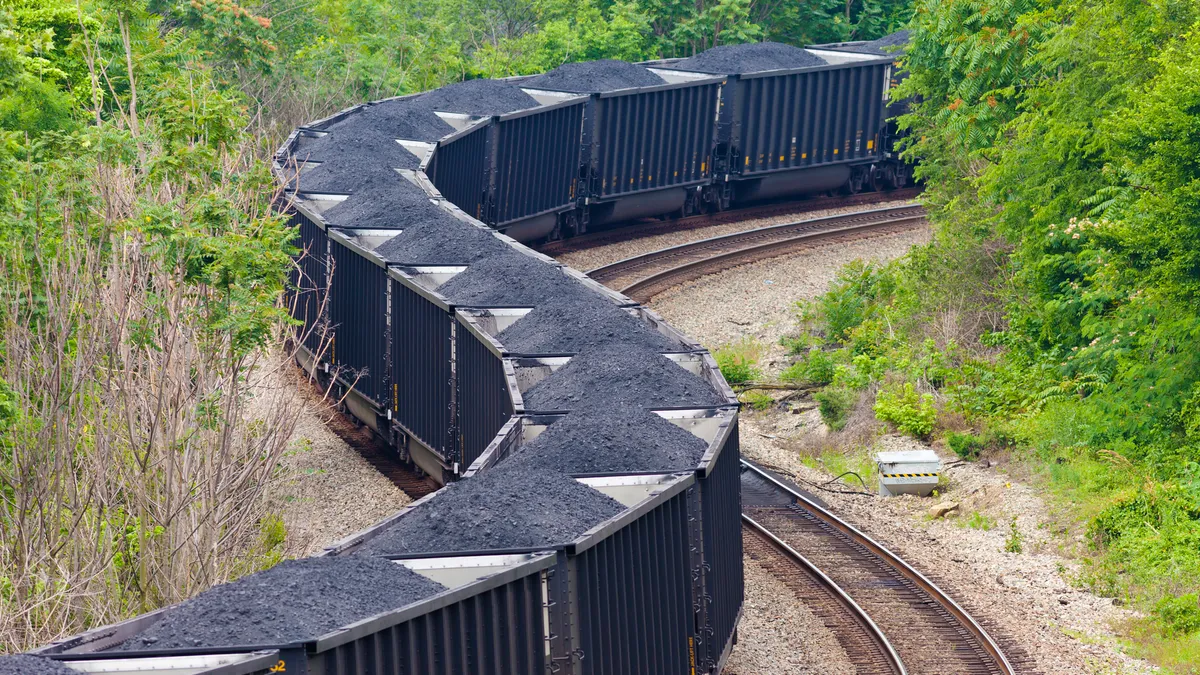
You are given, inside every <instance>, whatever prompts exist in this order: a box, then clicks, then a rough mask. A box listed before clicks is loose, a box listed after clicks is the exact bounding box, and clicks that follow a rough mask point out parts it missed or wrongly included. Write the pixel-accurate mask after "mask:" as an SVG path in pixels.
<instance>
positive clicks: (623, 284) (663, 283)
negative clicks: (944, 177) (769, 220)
mask: <svg viewBox="0 0 1200 675" xmlns="http://www.w3.org/2000/svg"><path fill="white" fill-rule="evenodd" d="M924 220H925V209H924V207H922V206H918V205H905V206H896V207H890V208H883V209H869V210H865V211H857V212H854V213H845V214H840V215H836V216H827V217H824V218H812V219H809V220H798V221H795V222H791V223H784V224H782V225H772V226H770V227H761V228H758V229H754V230H747V231H745V232H735V233H733V234H727V235H723V236H720V237H712V238H710V239H702V240H700V241H694V242H690V243H687V244H680V245H678V246H672V247H669V248H664V249H661V250H658V251H652V252H650V253H646V254H643V255H639V256H634V257H632V258H626V259H624V260H619V261H617V262H615V263H612V264H609V265H604V266H603V267H597V268H596V269H593V270H591V271H589V272H588V275H589V276H590V277H592V278H593V279H595V280H596V281H599V282H600V283H602V284H604V285H606V286H608V287H609V288H613V289H615V290H618V291H620V292H621V293H624V294H625V295H627V296H629V297H630V298H633V299H634V300H637V301H639V302H648V301H649V300H650V299H651V298H652V297H654V296H655V295H657V294H658V293H661V292H662V291H664V290H666V289H668V288H670V287H672V286H675V285H677V284H681V283H684V282H687V281H691V280H693V279H698V278H700V277H702V276H705V275H707V274H715V273H717V272H720V271H723V270H726V269H729V268H731V267H736V266H738V265H744V264H746V263H749V262H756V261H758V260H763V259H766V258H772V257H775V256H781V255H786V254H788V253H792V252H794V251H797V250H800V249H803V248H808V247H810V246H812V245H813V244H814V243H816V242H819V241H821V240H824V239H829V238H834V237H836V238H846V237H850V238H858V237H864V236H868V235H872V234H881V233H886V232H898V231H902V230H905V229H909V228H911V227H913V226H914V225H916V224H919V223H921V222H924Z"/></svg>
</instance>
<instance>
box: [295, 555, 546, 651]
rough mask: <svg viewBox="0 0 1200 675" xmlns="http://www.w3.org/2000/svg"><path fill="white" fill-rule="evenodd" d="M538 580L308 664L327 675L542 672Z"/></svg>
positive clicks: (466, 602) (483, 595)
mask: <svg viewBox="0 0 1200 675" xmlns="http://www.w3.org/2000/svg"><path fill="white" fill-rule="evenodd" d="M542 602H543V598H542V582H541V576H540V574H537V573H535V574H530V575H528V576H524V577H521V578H519V579H516V580H513V581H511V582H509V583H507V584H504V585H502V586H499V587H497V588H493V589H491V590H488V591H484V592H482V593H479V594H477V595H474V596H471V597H468V598H465V599H463V600H461V601H458V602H455V603H452V604H449V605H447V606H446V607H442V608H440V609H436V610H434V611H431V612H428V613H425V614H422V615H420V616H417V617H414V618H412V619H409V620H408V621H405V622H403V623H400V624H397V625H395V626H391V627H388V628H384V629H382V630H379V631H377V632H371V633H369V634H367V635H365V636H363V637H360V638H358V639H356V640H353V641H351V642H348V643H346V644H343V645H340V646H337V647H334V648H332V649H329V650H326V651H323V652H319V653H317V654H315V655H313V656H312V657H310V666H311V670H312V672H319V673H324V674H325V675H343V674H344V675H354V674H357V673H393V674H395V675H493V674H503V675H529V674H535V673H542V672H545V669H546V654H545V651H546V636H545V628H544V622H543V614H542Z"/></svg>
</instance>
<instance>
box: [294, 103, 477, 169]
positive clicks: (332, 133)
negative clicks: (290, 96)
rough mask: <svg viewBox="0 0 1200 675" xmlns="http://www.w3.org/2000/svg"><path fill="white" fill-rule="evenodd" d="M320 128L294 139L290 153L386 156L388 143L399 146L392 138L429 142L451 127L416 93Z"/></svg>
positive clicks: (327, 157)
mask: <svg viewBox="0 0 1200 675" xmlns="http://www.w3.org/2000/svg"><path fill="white" fill-rule="evenodd" d="M321 131H323V132H325V133H324V135H323V136H320V137H316V138H309V137H306V136H301V137H300V138H299V139H297V146H296V148H295V150H294V152H293V153H292V154H293V156H294V157H296V158H297V159H300V160H305V161H331V160H339V159H347V160H354V159H359V160H363V159H368V158H371V157H382V156H388V155H390V154H391V153H392V152H393V151H392V148H391V146H396V147H399V144H397V143H396V139H405V140H412V141H423V142H426V143H432V142H434V141H436V140H437V139H439V138H441V137H442V136H445V135H447V134H450V133H453V132H454V127H452V126H450V125H449V124H447V123H446V122H445V121H444V120H442V118H441V117H438V115H437V113H436V112H434V110H433V108H431V107H430V106H429V105H426V104H424V103H422V102H421V101H420V98H419V97H408V98H403V99H394V100H390V101H381V102H379V103H374V104H371V105H367V106H364V107H363V108H361V109H359V110H356V111H355V112H353V113H351V114H349V115H347V116H346V117H345V118H344V119H341V120H338V121H337V122H334V123H333V124H330V125H329V126H328V127H325V128H324V129H321ZM402 149H403V148H402ZM401 168H403V167H401Z"/></svg>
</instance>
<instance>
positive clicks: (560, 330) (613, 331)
mask: <svg viewBox="0 0 1200 675" xmlns="http://www.w3.org/2000/svg"><path fill="white" fill-rule="evenodd" d="M497 339H498V340H499V341H500V342H501V343H502V344H503V345H504V347H505V348H506V349H507V350H508V351H509V352H512V353H514V354H575V353H578V352H581V351H584V350H587V349H591V348H593V347H598V346H600V345H604V344H608V343H612V342H618V341H620V342H625V343H628V344H638V345H641V346H643V347H646V348H647V349H651V350H654V351H657V352H670V351H679V350H681V349H683V345H682V344H680V343H679V342H678V341H676V340H672V339H671V338H669V337H667V336H666V335H663V334H662V333H659V332H658V331H656V330H654V329H653V328H651V327H650V326H648V325H647V324H646V323H645V322H644V321H640V320H638V319H636V318H634V317H633V316H631V315H630V314H629V313H628V312H625V311H622V310H621V309H620V308H618V307H616V306H615V305H614V304H613V303H612V302H610V301H609V300H606V299H605V298H602V297H600V296H598V295H594V294H589V295H588V296H586V297H583V298H580V299H578V300H575V299H569V300H554V301H551V302H548V303H546V304H544V305H541V306H539V307H537V308H536V309H534V310H533V311H532V312H530V313H529V314H526V315H525V316H523V317H521V318H520V319H518V320H517V321H516V322H515V323H513V324H512V325H511V326H509V327H508V328H506V329H504V331H502V332H501V333H500V334H499V335H498V336H497Z"/></svg>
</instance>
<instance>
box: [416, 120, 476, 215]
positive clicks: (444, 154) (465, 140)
mask: <svg viewBox="0 0 1200 675" xmlns="http://www.w3.org/2000/svg"><path fill="white" fill-rule="evenodd" d="M491 128H492V120H490V119H489V120H487V121H483V122H477V123H476V124H475V125H474V126H471V127H468V128H467V129H464V130H462V131H460V132H459V133H457V134H454V135H452V136H449V137H447V138H443V139H442V140H440V141H438V144H437V148H436V149H435V150H434V153H433V158H432V159H430V162H429V166H427V167H426V171H425V172H426V174H427V175H428V176H429V180H430V181H431V182H432V183H433V185H434V186H435V187H436V188H437V189H438V191H439V192H441V193H442V196H444V197H445V198H446V199H449V200H450V202H451V203H452V204H454V205H455V206H457V207H458V208H460V209H462V210H463V211H464V212H466V213H468V214H470V215H471V216H474V217H475V218H477V219H479V220H484V221H486V214H485V213H484V209H485V205H486V190H487V161H486V160H487V155H488V135H489V133H490V131H491Z"/></svg>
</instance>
